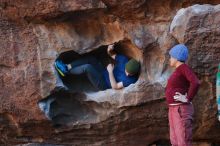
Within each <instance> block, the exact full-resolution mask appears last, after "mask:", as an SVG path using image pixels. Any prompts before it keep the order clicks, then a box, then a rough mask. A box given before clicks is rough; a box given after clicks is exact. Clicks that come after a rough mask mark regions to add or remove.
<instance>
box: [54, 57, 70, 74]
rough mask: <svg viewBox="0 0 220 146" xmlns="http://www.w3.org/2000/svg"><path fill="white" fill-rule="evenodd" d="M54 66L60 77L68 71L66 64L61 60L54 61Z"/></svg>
mask: <svg viewBox="0 0 220 146" xmlns="http://www.w3.org/2000/svg"><path fill="white" fill-rule="evenodd" d="M54 66H55V68H56V70H57V71H58V73H59V74H60V75H61V76H62V77H64V76H65V74H66V73H67V72H68V69H67V65H66V64H64V63H63V62H62V61H61V60H57V61H55V63H54Z"/></svg>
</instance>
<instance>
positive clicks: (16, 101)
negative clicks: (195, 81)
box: [0, 0, 220, 146]
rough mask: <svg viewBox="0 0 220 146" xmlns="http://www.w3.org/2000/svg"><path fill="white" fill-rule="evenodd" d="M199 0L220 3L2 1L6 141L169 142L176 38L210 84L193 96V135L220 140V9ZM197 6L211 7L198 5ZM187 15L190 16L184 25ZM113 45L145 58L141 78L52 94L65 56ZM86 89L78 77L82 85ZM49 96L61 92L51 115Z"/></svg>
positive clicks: (0, 75)
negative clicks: (219, 73) (169, 83)
mask: <svg viewBox="0 0 220 146" xmlns="http://www.w3.org/2000/svg"><path fill="white" fill-rule="evenodd" d="M195 3H211V4H218V3H219V2H218V0H212V1H207V0H192V1H187V2H186V1H182V2H176V1H173V0H170V1H163V2H161V1H155V0H154V1H143V0H138V1H134V0H127V1H125V0H123V1H117V0H114V1H106V0H102V1H97V0H92V1H87V0H82V1H74V2H73V1H69V0H67V1H55V0H49V1H42V0H40V1H34V0H31V1H24V0H19V1H1V2H0V13H1V19H0V26H1V27H0V44H1V49H0V50H1V52H2V53H1V54H0V95H1V96H0V99H1V102H0V125H1V126H0V133H1V135H0V145H16V144H20V143H27V144H28V143H53V144H61V145H94V146H95V145H96V146H97V145H118V146H124V145H128V146H133V145H138V146H142V145H148V144H152V143H163V141H164V143H168V140H169V134H168V120H167V105H166V103H165V100H164V98H163V96H164V87H165V85H166V80H167V78H168V77H169V75H170V73H171V71H172V70H171V69H170V68H169V66H168V65H167V64H168V56H167V52H168V50H169V48H170V47H172V46H173V45H174V44H176V43H178V42H184V43H186V45H187V46H188V47H189V49H190V60H189V64H190V66H192V67H193V69H194V71H195V72H196V73H197V74H198V76H199V78H200V80H201V83H202V84H201V88H200V90H199V93H198V95H197V96H196V98H195V100H194V105H195V111H196V114H195V122H196V123H195V125H194V141H195V142H196V141H209V142H211V143H217V145H218V143H220V141H219V136H220V135H219V130H220V125H219V123H218V122H217V118H216V111H217V107H216V104H215V89H214V84H215V82H214V78H215V71H214V69H215V67H217V63H218V62H219V57H218V56H219V47H218V46H219V43H218V42H219V30H218V24H219V21H218V20H219V19H218V18H219V12H218V11H219V10H218V9H219V6H218V5H216V6H212V5H195V6H191V5H192V4H195ZM188 6H191V7H188ZM183 7H188V8H185V9H183V10H180V12H182V13H183V15H179V14H180V12H178V13H177V15H176V16H175V14H176V11H178V10H179V9H180V8H183ZM203 8H204V9H203ZM206 8H207V9H206ZM198 9H199V10H200V9H202V10H203V11H202V12H201V13H199V14H198V13H196V12H197V11H196V12H194V11H195V10H198ZM174 16H175V18H174V20H173V21H172V18H173V17H174ZM180 18H184V20H186V21H184V22H181V21H180V22H181V23H180V24H179V23H177V22H179V21H176V20H177V19H180ZM181 20H182V19H181ZM210 20H211V22H212V23H210ZM171 21H172V23H171ZM170 23H171V27H170ZM169 27H170V28H171V29H170V31H171V34H170V33H169ZM182 34H184V35H182ZM114 42H119V46H120V47H121V48H123V49H119V50H120V51H121V52H123V53H125V54H126V55H128V56H130V57H134V58H136V59H138V60H140V61H141V65H142V68H141V74H140V77H139V80H138V81H137V83H135V84H133V85H130V86H129V87H127V88H125V89H123V90H120V91H115V90H112V89H109V90H106V91H101V92H88V91H86V90H84V91H79V92H75V91H74V92H68V93H67V92H64V93H58V94H52V95H50V91H51V90H52V89H53V88H54V86H55V77H54V70H53V69H54V68H53V62H54V61H55V59H56V58H57V57H58V55H61V56H65V55H67V56H68V53H70V52H71V51H72V52H73V54H75V55H77V56H78V55H79V56H80V55H82V54H85V53H97V51H99V50H103V49H105V47H104V46H105V45H108V44H111V43H114ZM120 47H119V48H120ZM97 48H98V50H97ZM68 51H70V52H68ZM63 53H66V54H65V55H64V54H63ZM71 55H72V54H71V53H70V54H69V56H71ZM101 55H102V54H101ZM74 57H75V56H74V55H73V58H74ZM102 57H104V56H102ZM68 59H69V57H68ZM215 64H216V65H215ZM67 80H68V79H67ZM71 81H72V80H71ZM80 81H81V80H80ZM78 83H79V82H76V84H78ZM86 86H87V83H86V84H84V83H83V82H80V85H78V88H80V89H84V88H86ZM45 96H48V98H54V99H55V100H54V101H55V102H54V103H52V106H51V108H50V110H51V113H50V114H53V115H51V117H52V121H50V120H48V119H47V118H46V117H45V116H44V113H43V112H41V111H40V109H39V108H38V106H37V102H38V101H39V100H41V99H43V98H44V97H45ZM46 100H47V99H46ZM60 107H61V108H60ZM53 124H54V125H53ZM60 124H61V125H63V126H61V127H53V126H60Z"/></svg>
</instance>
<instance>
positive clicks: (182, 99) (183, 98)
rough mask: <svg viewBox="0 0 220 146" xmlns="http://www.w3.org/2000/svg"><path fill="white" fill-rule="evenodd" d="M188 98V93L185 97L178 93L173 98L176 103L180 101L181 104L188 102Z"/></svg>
mask: <svg viewBox="0 0 220 146" xmlns="http://www.w3.org/2000/svg"><path fill="white" fill-rule="evenodd" d="M186 97H187V93H186V94H185V95H183V94H181V93H179V92H176V95H175V96H173V98H174V100H175V101H180V102H184V103H187V102H188V99H187V98H186Z"/></svg>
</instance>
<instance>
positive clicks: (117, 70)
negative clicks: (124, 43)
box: [103, 54, 138, 89]
mask: <svg viewBox="0 0 220 146" xmlns="http://www.w3.org/2000/svg"><path fill="white" fill-rule="evenodd" d="M128 61H129V59H128V57H126V56H124V55H121V54H120V55H119V54H118V55H116V57H115V62H116V64H115V67H114V70H113V74H114V77H115V80H116V82H117V83H118V82H122V83H123V86H124V87H127V86H129V85H130V84H132V83H135V82H136V81H137V79H138V77H137V76H127V75H126V73H125V65H126V63H127V62H128ZM103 74H104V78H105V80H106V83H107V86H108V89H109V88H112V87H111V83H110V80H109V74H108V71H107V69H105V70H104V72H103Z"/></svg>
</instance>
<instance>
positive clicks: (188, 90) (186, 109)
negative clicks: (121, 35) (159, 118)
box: [165, 44, 199, 146]
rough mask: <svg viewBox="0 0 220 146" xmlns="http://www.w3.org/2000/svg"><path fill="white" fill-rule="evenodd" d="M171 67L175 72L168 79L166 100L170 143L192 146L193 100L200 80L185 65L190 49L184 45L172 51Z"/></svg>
mask: <svg viewBox="0 0 220 146" xmlns="http://www.w3.org/2000/svg"><path fill="white" fill-rule="evenodd" d="M169 54H170V66H171V67H173V68H175V71H174V72H173V73H172V75H171V76H170V77H169V79H168V83H167V86H166V91H165V92H166V100H167V103H168V105H169V125H170V141H171V144H172V146H192V122H193V113H194V109H193V105H192V100H193V97H194V96H195V95H196V93H197V91H198V88H199V80H198V78H197V77H196V75H195V74H194V73H193V71H192V70H191V68H190V67H189V66H188V65H186V64H185V61H186V60H187V58H188V48H187V47H186V46H185V45H183V44H178V45H176V46H174V47H173V48H172V49H171V50H170V51H169Z"/></svg>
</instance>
